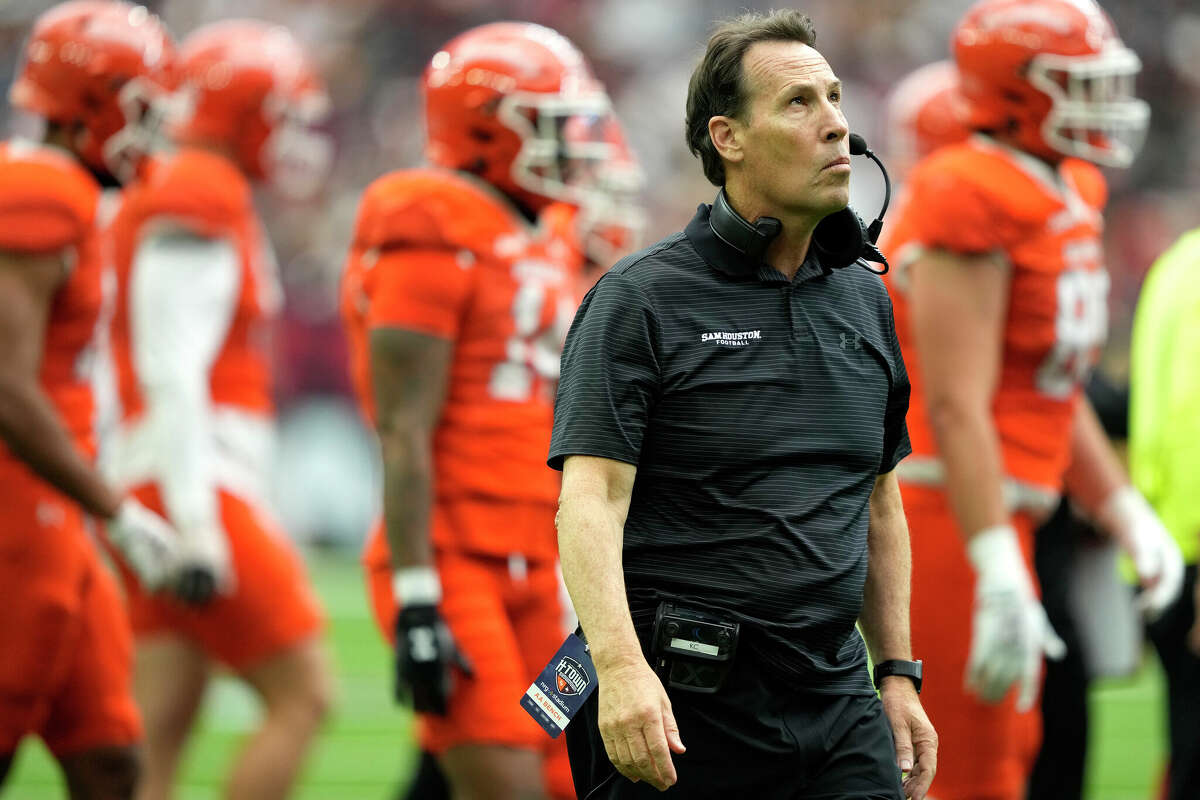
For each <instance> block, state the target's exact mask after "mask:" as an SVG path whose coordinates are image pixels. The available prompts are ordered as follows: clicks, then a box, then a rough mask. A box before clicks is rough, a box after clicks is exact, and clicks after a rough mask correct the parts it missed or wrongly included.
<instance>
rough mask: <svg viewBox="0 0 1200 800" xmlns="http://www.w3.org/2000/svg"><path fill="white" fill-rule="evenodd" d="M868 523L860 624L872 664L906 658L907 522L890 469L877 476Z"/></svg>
mask: <svg viewBox="0 0 1200 800" xmlns="http://www.w3.org/2000/svg"><path fill="white" fill-rule="evenodd" d="M870 503H871V517H870V523H869V525H868V528H867V580H866V585H865V586H864V588H863V606H862V612H861V613H860V614H859V625H860V626H861V628H862V632H863V637H864V638H865V639H866V641H867V646H868V647H869V648H870V650H871V658H872V660H873V661H874V662H875V663H877V664H878V663H879V662H881V661H887V660H889V659H903V660H906V661H907V660H910V659H911V658H912V644H911V641H910V639H909V598H910V590H911V583H910V582H911V577H912V553H911V550H910V548H909V542H908V524H907V522H906V521H905V517H904V506H903V504H902V503H901V500H900V488H899V485H898V484H897V482H896V476H895V474H894V473H888V474H887V475H882V476H880V477H879V478H878V479H877V480H876V482H875V490H874V491H873V492H872V493H871V501H870Z"/></svg>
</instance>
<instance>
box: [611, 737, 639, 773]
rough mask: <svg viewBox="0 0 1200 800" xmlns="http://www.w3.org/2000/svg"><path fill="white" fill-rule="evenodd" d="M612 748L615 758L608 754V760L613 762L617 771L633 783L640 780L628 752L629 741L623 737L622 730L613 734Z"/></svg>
mask: <svg viewBox="0 0 1200 800" xmlns="http://www.w3.org/2000/svg"><path fill="white" fill-rule="evenodd" d="M612 749H613V752H614V753H615V754H616V758H613V757H612V756H609V761H611V762H612V763H613V766H614V767H616V768H617V771H618V772H620V773H621V774H622V775H624V776H625V777H626V778H629V780H631V781H633V782H634V783H637V782H638V781H639V780H641V777H640V776H639V775H638V773H637V769H636V768H635V767H634V765H633V756H632V755H631V754H630V752H629V742H628V741H627V740H626V738H625V733H624V731H617V732H616V733H614V734H613V737H612Z"/></svg>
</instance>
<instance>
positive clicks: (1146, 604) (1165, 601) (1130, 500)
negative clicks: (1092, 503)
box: [1096, 486, 1183, 620]
mask: <svg viewBox="0 0 1200 800" xmlns="http://www.w3.org/2000/svg"><path fill="white" fill-rule="evenodd" d="M1096 521H1097V522H1099V523H1100V525H1101V526H1103V527H1104V528H1105V529H1106V530H1107V531H1108V532H1109V533H1111V534H1112V536H1113V537H1114V538H1116V540H1117V541H1118V542H1120V543H1121V547H1122V549H1124V550H1125V552H1126V553H1128V554H1129V557H1130V558H1132V559H1133V567H1134V569H1135V570H1136V571H1137V576H1138V583H1140V584H1141V586H1142V591H1141V593H1140V594H1139V595H1138V598H1137V606H1138V609H1139V610H1140V611H1141V612H1142V614H1143V615H1145V617H1146V618H1147V619H1149V620H1153V619H1156V618H1157V617H1158V616H1159V615H1160V614H1162V612H1163V611H1165V610H1166V609H1167V608H1168V607H1169V606H1170V605H1171V604H1172V603H1174V602H1175V600H1176V599H1177V598H1178V597H1179V592H1180V590H1181V589H1182V588H1183V554H1182V553H1180V552H1179V545H1178V544H1176V542H1175V538H1174V537H1173V536H1171V533H1170V531H1168V530H1167V529H1166V526H1164V525H1163V524H1162V521H1161V520H1160V519H1159V518H1158V515H1157V514H1156V513H1154V509H1152V508H1151V507H1150V504H1149V503H1147V502H1146V498H1144V497H1142V495H1141V493H1140V492H1138V490H1137V489H1134V488H1133V487H1132V486H1125V487H1123V488H1121V489H1118V490H1117V491H1115V492H1113V494H1112V496H1111V497H1109V498H1108V500H1106V501H1105V502H1104V505H1103V507H1102V508H1101V509H1100V512H1099V514H1097V516H1096Z"/></svg>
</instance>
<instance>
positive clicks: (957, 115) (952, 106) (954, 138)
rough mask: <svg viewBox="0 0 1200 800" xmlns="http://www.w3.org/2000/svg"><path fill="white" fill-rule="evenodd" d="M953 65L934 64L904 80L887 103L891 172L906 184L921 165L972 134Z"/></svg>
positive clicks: (949, 62)
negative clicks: (910, 173) (904, 180)
mask: <svg viewBox="0 0 1200 800" xmlns="http://www.w3.org/2000/svg"><path fill="white" fill-rule="evenodd" d="M958 84H959V81H958V67H956V66H954V62H953V61H934V62H932V63H930V64H925V65H924V66H922V67H917V68H916V69H915V70H913V71H912V72H910V73H908V74H907V75H905V76H904V77H903V78H901V79H900V82H899V83H897V84H896V85H895V86H894V87H892V90H891V91H890V92H888V96H887V100H886V101H885V102H884V130H886V131H887V132H888V142H887V155H888V168H889V169H890V170H891V173H892V176H893V178H898V179H899V180H903V179H904V177H905V176H907V175H908V173H909V172H910V171H912V168H913V167H914V166H916V164H917V162H918V161H920V160H921V159H923V158H925V157H926V156H928V155H930V154H931V153H933V151H935V150H937V149H938V148H941V147H945V146H946V145H949V144H958V143H959V142H962V141H963V140H964V139H966V138H967V137H968V136H970V134H971V130H970V129H969V128H968V127H967V125H966V119H965V117H966V109H965V108H964V107H963V106H964V104H963V99H962V93H961V92H960V90H959V85H958Z"/></svg>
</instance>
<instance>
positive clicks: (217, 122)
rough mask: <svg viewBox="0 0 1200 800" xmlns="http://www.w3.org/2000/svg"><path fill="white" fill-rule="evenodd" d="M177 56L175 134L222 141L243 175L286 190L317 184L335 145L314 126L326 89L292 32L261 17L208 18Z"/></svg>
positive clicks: (324, 107)
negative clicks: (178, 78) (178, 82)
mask: <svg viewBox="0 0 1200 800" xmlns="http://www.w3.org/2000/svg"><path fill="white" fill-rule="evenodd" d="M179 63H180V71H181V72H182V84H181V86H180V95H181V96H182V98H181V100H180V101H179V103H178V107H177V112H178V114H179V118H178V120H177V123H176V124H175V125H174V126H172V133H173V135H174V136H175V138H176V140H177V141H180V142H183V143H204V142H208V143H212V144H219V145H222V146H224V147H228V148H229V149H231V150H232V151H233V153H234V156H235V157H236V159H237V161H238V164H239V166H240V167H241V168H242V169H243V170H244V171H245V172H246V174H247V175H249V176H250V177H251V178H255V179H258V178H265V179H267V180H269V181H271V182H272V183H273V184H274V185H276V186H278V187H279V188H280V189H282V190H283V191H284V192H286V193H287V194H289V195H291V196H308V195H310V194H312V193H313V192H314V191H315V190H316V189H317V187H319V186H320V185H321V184H322V182H323V181H324V179H325V177H326V175H327V173H328V170H329V166H330V163H331V160H332V159H331V156H332V151H333V148H332V145H331V143H330V141H329V138H328V137H327V136H325V135H324V134H323V133H321V132H320V131H318V130H317V129H316V126H317V125H319V124H320V123H321V122H322V121H324V119H325V118H326V117H327V116H328V114H329V109H330V102H329V95H328V94H327V93H326V91H325V84H324V82H323V81H322V80H321V77H320V75H319V74H318V72H317V70H316V68H315V67H314V65H313V63H312V61H311V60H310V59H309V57H308V55H307V53H306V52H305V50H304V48H303V47H302V46H301V45H300V43H299V42H298V41H297V40H296V38H295V37H294V36H293V35H292V34H291V32H289V31H288V30H287V29H286V28H284V27H282V26H280V25H275V24H271V23H268V22H263V21H260V20H251V19H231V20H223V21H221V22H214V23H212V24H210V25H205V26H203V27H201V28H199V29H197V30H196V31H194V32H193V33H192V34H190V35H189V36H188V37H187V38H186V39H184V40H183V42H182V43H181V44H180V46H179Z"/></svg>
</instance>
